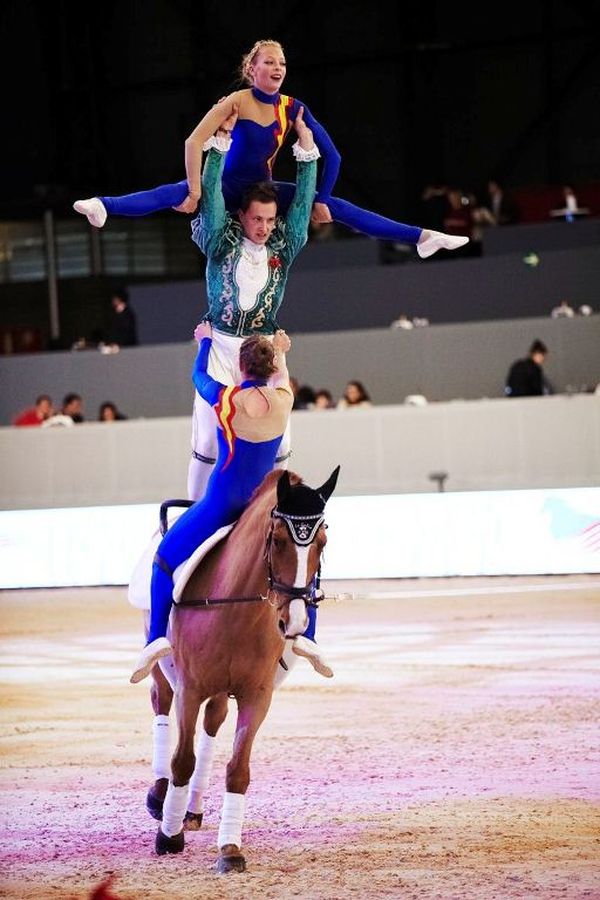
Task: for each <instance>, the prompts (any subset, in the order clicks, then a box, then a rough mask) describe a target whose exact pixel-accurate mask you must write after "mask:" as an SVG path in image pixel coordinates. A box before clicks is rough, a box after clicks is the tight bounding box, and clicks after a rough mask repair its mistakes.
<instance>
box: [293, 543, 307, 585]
mask: <svg viewBox="0 0 600 900" xmlns="http://www.w3.org/2000/svg"><path fill="white" fill-rule="evenodd" d="M309 551H310V546H309V547H296V559H297V565H296V580H295V581H294V587H305V586H306V578H307V575H308V554H309Z"/></svg>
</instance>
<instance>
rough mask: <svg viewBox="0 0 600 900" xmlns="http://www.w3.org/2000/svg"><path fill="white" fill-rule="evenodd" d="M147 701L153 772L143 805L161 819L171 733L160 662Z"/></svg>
mask: <svg viewBox="0 0 600 900" xmlns="http://www.w3.org/2000/svg"><path fill="white" fill-rule="evenodd" d="M150 701H151V703H152V709H153V710H154V721H153V722H152V774H153V775H154V779H155V781H154V784H153V785H152V786H151V788H150V790H149V791H148V793H147V795H146V809H147V810H148V812H149V813H150V815H151V816H152V818H154V819H158V820H159V821H160V820H161V819H162V809H163V802H164V799H165V796H166V793H167V788H168V786H169V778H170V777H171V735H170V730H169V729H170V724H169V712H170V711H171V704H172V702H173V690H172V688H171V685H170V684H169V682H168V681H167V679H166V678H165V676H164V675H163V673H162V671H161V668H160V666H155V667H154V669H153V670H152V687H151V688H150Z"/></svg>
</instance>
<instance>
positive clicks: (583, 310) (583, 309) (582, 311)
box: [577, 303, 594, 316]
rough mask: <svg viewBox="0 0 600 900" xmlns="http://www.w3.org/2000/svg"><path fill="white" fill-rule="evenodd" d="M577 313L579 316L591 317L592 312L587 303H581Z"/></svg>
mask: <svg viewBox="0 0 600 900" xmlns="http://www.w3.org/2000/svg"><path fill="white" fill-rule="evenodd" d="M577 312H578V313H579V315H580V316H591V315H592V313H593V312H594V310H593V309H592V307H591V306H590V305H589V303H582V304H581V306H580V307H579V309H578V310H577Z"/></svg>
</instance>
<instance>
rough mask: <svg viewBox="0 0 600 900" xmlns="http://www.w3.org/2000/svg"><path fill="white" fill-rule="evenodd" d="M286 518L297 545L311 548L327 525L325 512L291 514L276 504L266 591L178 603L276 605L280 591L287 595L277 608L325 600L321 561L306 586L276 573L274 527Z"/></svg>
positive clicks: (268, 547) (268, 548) (186, 605)
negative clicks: (273, 554) (287, 581)
mask: <svg viewBox="0 0 600 900" xmlns="http://www.w3.org/2000/svg"><path fill="white" fill-rule="evenodd" d="M276 519H283V521H284V522H285V524H286V526H287V529H288V532H289V534H290V537H291V538H292V540H293V542H294V544H295V545H296V547H308V546H310V544H312V543H313V541H314V539H315V537H316V535H317V532H318V531H319V528H321V526H322V525H324V527H325V528H327V525H325V515H324V513H323V512H320V513H314V514H312V515H292V514H291V513H284V512H281V510H279V509H277V507H276V506H275V507H274V508H273V509H272V510H271V527H270V528H269V533H268V534H267V539H266V543H265V551H264V559H265V561H266V564H267V583H268V590H267V593H266V594H254V595H252V596H249V597H199V598H196V599H195V600H186V601H185V602H183V603H181V602H180V603H178V604H177V606H179V607H180V608H186V609H187V608H192V609H206V608H207V607H210V606H223V605H225V604H229V603H258V602H261V601H268V602H269V603H271V604H272V605H273V606H275V605H276V604H275V603H273V602H272V600H271V595H272V594H273V593H274V594H277V595H278V596H279V597H283V600H282V602H281V603H279V604H277V609H278V610H281V609H283V607H284V606H286V604H288V603H290V602H291V601H292V600H304V602H305V603H306V605H307V606H315V607H316V606H318V604H319V603H320V602H321V600H323V596H324V595H323V591H322V590H321V588H320V584H321V563H320V562H319V567H318V569H317V571H316V573H315V575H314V576H313V577H312V579H311V580H310V581H309V582H308V584H306V585H304V587H296V586H295V585H292V584H286V583H285V582H283V581H279V580H278V579H277V578H275V576H274V574H273V562H272V553H273V530H274V528H275V520H276Z"/></svg>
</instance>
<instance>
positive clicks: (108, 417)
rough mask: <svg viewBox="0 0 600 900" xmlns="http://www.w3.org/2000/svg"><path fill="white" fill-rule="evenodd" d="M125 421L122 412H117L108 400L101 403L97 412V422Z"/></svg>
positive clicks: (125, 417)
mask: <svg viewBox="0 0 600 900" xmlns="http://www.w3.org/2000/svg"><path fill="white" fill-rule="evenodd" d="M126 419H127V416H124V415H123V413H122V412H119V410H118V409H117V407H116V406H115V404H114V403H111V402H110V400H107V401H106V402H105V403H103V404H102V405H101V406H100V409H99V410H98V421H99V422H123V421H125V420H126Z"/></svg>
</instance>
